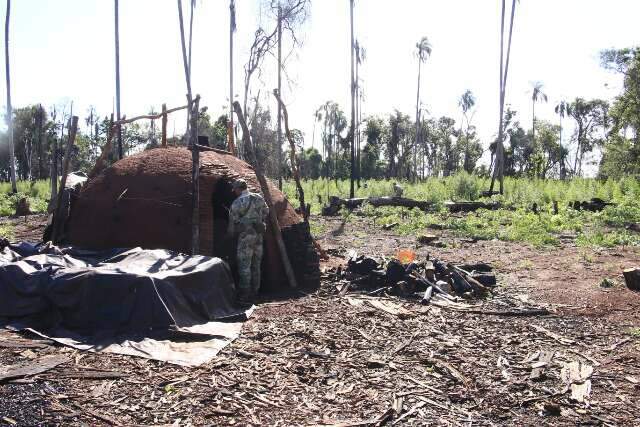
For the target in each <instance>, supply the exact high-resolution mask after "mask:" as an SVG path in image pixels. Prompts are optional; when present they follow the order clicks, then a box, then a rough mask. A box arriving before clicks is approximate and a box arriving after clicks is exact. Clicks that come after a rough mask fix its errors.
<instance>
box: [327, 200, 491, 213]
mask: <svg viewBox="0 0 640 427" xmlns="http://www.w3.org/2000/svg"><path fill="white" fill-rule="evenodd" d="M365 203H366V204H369V205H371V206H374V207H379V206H395V207H402V208H418V209H420V210H423V211H425V212H429V211H434V210H435V209H436V208H437V204H436V203H433V202H429V201H426V200H414V199H408V198H406V197H368V198H365V197H361V198H354V199H341V198H339V197H336V196H332V197H330V198H329V206H327V207H325V209H323V214H324V215H326V216H331V215H336V214H337V213H338V212H339V211H340V208H342V207H346V208H347V209H356V208H358V207H360V206H362V205H363V204H365ZM444 206H445V207H446V208H447V209H448V210H449V212H472V211H475V210H478V209H490V210H495V209H499V208H500V207H501V205H500V203H498V202H490V203H486V202H445V203H444Z"/></svg>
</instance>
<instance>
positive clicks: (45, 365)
mask: <svg viewBox="0 0 640 427" xmlns="http://www.w3.org/2000/svg"><path fill="white" fill-rule="evenodd" d="M68 361H69V357H67V356H64V355H55V356H44V357H42V358H40V359H37V360H30V361H28V362H24V363H21V364H18V365H13V366H5V367H2V368H0V383H1V382H3V381H10V380H15V379H18V378H23V377H28V376H31V375H37V374H41V373H43V372H46V371H48V370H50V369H53V368H55V367H56V366H58V365H62V364H63V363H66V362H68Z"/></svg>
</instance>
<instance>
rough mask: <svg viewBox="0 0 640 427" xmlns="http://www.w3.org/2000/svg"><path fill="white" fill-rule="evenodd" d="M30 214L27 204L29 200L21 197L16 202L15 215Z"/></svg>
mask: <svg viewBox="0 0 640 427" xmlns="http://www.w3.org/2000/svg"><path fill="white" fill-rule="evenodd" d="M27 215H31V207H30V206H29V200H28V199H27V198H26V197H22V198H21V199H20V200H18V203H16V216H27Z"/></svg>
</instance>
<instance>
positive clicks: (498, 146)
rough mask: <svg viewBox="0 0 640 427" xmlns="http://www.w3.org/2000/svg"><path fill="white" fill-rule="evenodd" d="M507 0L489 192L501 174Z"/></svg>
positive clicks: (501, 30) (502, 34)
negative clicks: (494, 149)
mask: <svg viewBox="0 0 640 427" xmlns="http://www.w3.org/2000/svg"><path fill="white" fill-rule="evenodd" d="M505 7H506V4H505V0H502V15H501V17H502V18H501V20H500V94H499V103H500V106H499V111H500V117H499V120H498V140H497V142H496V154H495V163H494V169H493V174H492V175H491V185H490V186H489V193H493V185H494V183H495V180H496V177H499V175H500V162H501V157H500V155H501V154H502V150H501V147H502V138H503V135H502V117H503V114H504V111H503V108H504V13H505Z"/></svg>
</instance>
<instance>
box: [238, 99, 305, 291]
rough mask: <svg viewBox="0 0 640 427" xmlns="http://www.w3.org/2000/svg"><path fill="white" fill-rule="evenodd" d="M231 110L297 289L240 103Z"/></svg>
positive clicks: (290, 280)
mask: <svg viewBox="0 0 640 427" xmlns="http://www.w3.org/2000/svg"><path fill="white" fill-rule="evenodd" d="M233 109H234V110H235V112H236V116H237V117H238V123H239V124H240V127H241V128H242V143H243V144H244V146H245V147H246V149H247V151H248V153H249V160H250V161H251V162H252V163H253V168H254V170H255V172H256V177H257V178H258V182H259V183H260V188H261V189H262V194H263V195H264V200H265V202H266V203H267V206H268V207H269V222H270V223H271V231H272V232H273V237H274V238H275V240H276V244H277V246H278V251H279V252H280V258H281V259H282V265H283V267H284V271H285V273H286V275H287V280H288V281H289V286H291V287H292V288H294V289H295V288H297V287H298V282H297V280H296V275H295V274H294V272H293V267H292V266H291V261H290V260H289V255H288V254H287V248H286V247H285V245H284V240H283V239H282V230H281V229H280V223H279V222H278V216H277V215H276V210H275V208H274V206H273V203H272V199H271V191H270V190H269V184H268V183H267V179H266V178H265V177H264V174H263V172H262V166H261V165H260V163H259V162H258V161H257V158H256V152H255V150H254V147H253V143H252V142H251V136H250V134H249V127H248V126H247V122H246V120H245V119H244V114H243V113H242V107H241V106H240V103H239V102H238V101H234V103H233Z"/></svg>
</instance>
